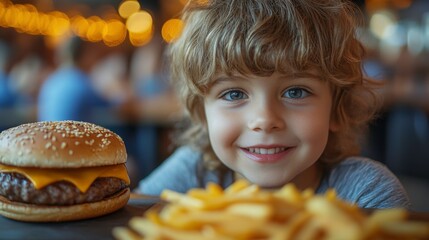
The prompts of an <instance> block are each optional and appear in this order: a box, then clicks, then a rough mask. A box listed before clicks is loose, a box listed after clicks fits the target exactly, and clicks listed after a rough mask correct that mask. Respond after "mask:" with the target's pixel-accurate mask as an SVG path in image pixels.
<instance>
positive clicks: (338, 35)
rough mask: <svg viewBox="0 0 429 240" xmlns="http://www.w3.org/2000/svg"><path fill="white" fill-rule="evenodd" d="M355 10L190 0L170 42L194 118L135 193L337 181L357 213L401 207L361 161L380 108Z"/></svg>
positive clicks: (383, 173)
mask: <svg viewBox="0 0 429 240" xmlns="http://www.w3.org/2000/svg"><path fill="white" fill-rule="evenodd" d="M357 13H358V11H356V9H355V6H354V5H352V4H351V3H348V2H345V1H340V0H325V1H320V0H294V1H290V0H246V1H243V0H228V1H225V0H208V1H198V0H197V1H191V2H190V3H189V4H188V5H187V6H186V7H185V9H184V15H183V20H184V23H185V25H184V26H185V27H184V30H183V32H182V35H181V37H180V38H178V39H177V40H176V41H175V43H173V44H172V45H171V49H170V50H171V61H172V62H171V63H172V78H173V79H174V80H175V81H177V86H179V88H180V89H179V90H180V94H181V96H182V99H183V102H184V105H185V107H186V110H187V112H188V113H189V119H191V124H190V127H189V128H188V129H187V131H185V132H184V134H183V135H182V136H183V138H182V139H183V140H184V141H182V144H183V146H182V147H180V148H178V149H177V150H176V152H175V153H174V154H173V155H172V156H171V157H170V158H168V159H167V160H166V161H165V162H164V163H163V165H162V166H160V167H159V168H158V169H156V170H155V171H154V172H153V173H152V174H151V175H150V176H148V177H147V178H146V179H143V180H142V181H141V182H140V184H139V188H138V189H137V192H140V193H143V194H150V195H157V194H160V193H161V192H162V190H164V189H172V190H175V191H179V192H186V191H187V190H189V189H190V188H194V187H203V186H204V185H205V184H206V183H207V182H209V181H213V182H217V183H219V184H221V185H222V186H224V187H227V186H228V185H229V184H231V183H232V182H233V181H234V180H235V179H236V178H237V177H244V178H246V179H247V180H249V181H250V182H252V183H255V184H258V185H260V186H261V187H264V188H277V187H281V186H283V185H284V184H287V183H294V184H295V185H296V186H297V187H298V188H299V189H301V190H304V189H306V188H312V189H315V191H316V192H317V193H323V192H324V191H326V190H327V189H328V188H334V189H335V190H336V191H337V193H338V196H339V197H340V198H343V199H344V200H347V201H350V202H355V203H357V204H358V205H359V206H360V207H363V208H391V207H408V204H409V202H408V198H407V195H406V193H405V191H404V189H403V187H402V186H401V184H400V182H399V181H398V179H397V178H396V177H395V176H394V175H393V174H392V173H391V172H390V171H389V170H388V169H387V168H386V167H385V166H383V165H381V164H380V163H377V162H375V161H372V160H369V159H366V158H362V157H356V154H358V153H359V138H358V135H359V134H360V133H362V130H363V128H364V127H365V125H366V124H367V122H368V121H369V120H370V119H371V118H372V117H373V115H374V114H375V111H376V107H377V98H376V95H375V89H376V88H375V86H374V84H375V83H374V82H371V81H370V80H368V79H364V78H363V76H362V70H361V61H362V58H363V54H364V52H363V48H362V46H361V44H360V42H359V41H358V40H356V38H355V37H356V36H355V32H356V26H357V19H356V18H355V17H356V16H357Z"/></svg>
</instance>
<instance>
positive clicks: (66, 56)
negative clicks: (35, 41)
mask: <svg viewBox="0 0 429 240" xmlns="http://www.w3.org/2000/svg"><path fill="white" fill-rule="evenodd" d="M113 52H114V49H113V48H109V47H107V46H105V45H103V43H92V42H88V41H84V40H82V39H80V38H78V37H72V38H70V39H69V41H67V42H65V43H64V45H63V46H61V47H60V48H59V52H58V56H59V62H60V66H59V68H58V69H57V70H56V71H55V72H54V73H52V75H50V76H49V77H48V78H47V79H46V81H45V82H44V83H43V85H42V87H41V90H40V94H39V97H38V120H80V121H87V122H98V123H99V122H100V121H102V120H106V121H107V120H108V119H103V118H105V117H106V116H100V115H99V114H98V112H97V110H98V109H105V110H108V109H110V108H112V109H120V107H121V106H122V105H123V104H124V103H125V102H126V101H127V99H124V98H120V99H114V100H112V99H109V98H108V97H106V96H105V95H104V94H102V91H100V90H99V89H97V88H96V87H95V83H94V79H92V78H91V73H92V71H93V70H94V68H95V67H96V66H97V64H99V63H100V61H101V60H103V59H104V58H106V57H107V56H109V55H110V54H112V53H113Z"/></svg>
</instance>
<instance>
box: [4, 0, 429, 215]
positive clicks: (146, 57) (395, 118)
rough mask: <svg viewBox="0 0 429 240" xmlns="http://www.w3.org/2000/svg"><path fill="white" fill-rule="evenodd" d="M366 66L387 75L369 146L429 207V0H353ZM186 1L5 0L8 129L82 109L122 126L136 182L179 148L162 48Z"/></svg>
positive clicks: (79, 113) (79, 114)
mask: <svg viewBox="0 0 429 240" xmlns="http://www.w3.org/2000/svg"><path fill="white" fill-rule="evenodd" d="M354 2H355V3H356V4H357V5H358V6H359V7H360V8H361V9H362V12H363V13H364V15H365V23H364V26H363V27H362V28H360V29H359V31H358V36H359V38H360V40H361V41H362V43H363V44H364V46H365V47H366V49H367V56H366V59H365V62H364V66H363V68H364V71H365V74H367V75H368V76H369V77H371V78H374V79H377V80H378V81H380V82H383V83H384V84H385V85H384V87H383V89H382V91H380V94H382V96H383V99H384V104H383V107H382V108H380V109H379V116H378V117H377V119H376V120H375V121H374V122H373V124H371V126H370V128H369V129H368V131H367V132H366V135H365V139H363V141H362V146H363V151H362V155H364V156H368V157H371V158H373V159H375V160H377V161H380V162H382V163H384V164H386V165H387V166H388V167H389V168H390V169H391V170H392V171H393V172H394V173H395V174H397V175H398V176H399V177H400V180H401V181H402V183H403V184H404V186H405V187H406V188H407V190H408V192H409V194H410V197H411V199H412V201H413V204H414V208H415V209H416V210H419V211H429V206H427V203H426V202H427V201H426V199H427V198H428V197H429V173H428V170H429V1H427V0H355V1H354ZM184 4H186V0H140V1H137V0H123V1H119V0H73V1H71V0H13V1H11V0H0V131H2V130H4V129H7V128H10V127H13V126H16V125H19V124H22V123H26V122H33V121H42V120H65V119H73V120H81V121H88V122H93V123H96V124H99V125H101V126H104V127H107V128H109V129H111V130H113V131H115V132H117V133H118V134H119V135H120V136H121V137H122V138H123V139H124V141H125V143H126V146H127V151H128V154H129V161H128V165H129V166H128V169H129V171H130V175H131V178H132V180H133V181H132V182H133V184H134V186H136V184H137V181H138V180H139V179H141V178H143V177H144V176H146V175H147V174H148V173H150V172H151V171H152V170H153V169H154V168H155V167H156V166H158V165H159V164H160V163H161V162H162V160H163V159H165V158H166V157H167V156H168V155H169V154H170V153H171V151H173V150H174V149H173V148H172V147H171V146H170V142H171V140H170V134H171V133H172V130H173V128H174V126H175V124H177V122H178V120H179V119H180V116H181V106H180V104H179V103H178V100H177V98H176V96H175V94H174V91H173V90H172V89H171V86H170V84H169V79H168V78H169V73H168V59H166V58H165V56H164V49H165V47H166V46H167V45H168V44H169V43H170V42H171V41H173V40H174V38H175V37H177V36H178V35H179V34H180V32H181V28H182V23H181V22H180V20H178V19H177V17H178V16H179V14H180V11H181V9H182V8H183V6H184Z"/></svg>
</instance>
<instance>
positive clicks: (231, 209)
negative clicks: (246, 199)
mask: <svg viewBox="0 0 429 240" xmlns="http://www.w3.org/2000/svg"><path fill="white" fill-rule="evenodd" d="M225 211H226V212H228V213H232V214H236V215H241V216H245V217H250V218H254V219H260V220H265V221H268V219H269V218H270V217H271V216H272V215H273V209H272V208H271V206H270V205H268V204H261V203H234V204H231V205H230V206H228V207H227V208H226V209H225Z"/></svg>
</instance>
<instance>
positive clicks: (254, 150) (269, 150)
mask: <svg viewBox="0 0 429 240" xmlns="http://www.w3.org/2000/svg"><path fill="white" fill-rule="evenodd" d="M286 149H288V148H285V147H275V148H253V147H252V148H246V150H247V151H249V152H251V153H256V154H276V153H280V152H283V151H285V150H286Z"/></svg>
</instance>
